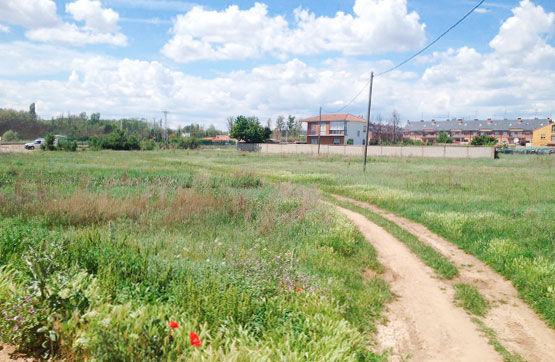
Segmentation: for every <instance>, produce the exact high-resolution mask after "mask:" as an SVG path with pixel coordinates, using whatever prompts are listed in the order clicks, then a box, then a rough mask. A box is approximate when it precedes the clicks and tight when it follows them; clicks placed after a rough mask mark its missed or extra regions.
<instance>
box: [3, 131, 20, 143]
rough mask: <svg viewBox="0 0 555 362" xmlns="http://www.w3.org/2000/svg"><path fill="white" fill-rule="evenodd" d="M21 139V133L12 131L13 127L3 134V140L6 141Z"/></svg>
mask: <svg viewBox="0 0 555 362" xmlns="http://www.w3.org/2000/svg"><path fill="white" fill-rule="evenodd" d="M18 140H19V134H18V133H17V132H16V131H12V130H11V129H10V130H8V131H6V132H4V135H2V141H4V142H14V141H18Z"/></svg>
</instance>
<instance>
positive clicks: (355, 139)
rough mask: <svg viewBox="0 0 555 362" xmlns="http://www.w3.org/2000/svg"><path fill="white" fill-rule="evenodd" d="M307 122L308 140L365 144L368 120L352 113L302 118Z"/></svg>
mask: <svg viewBox="0 0 555 362" xmlns="http://www.w3.org/2000/svg"><path fill="white" fill-rule="evenodd" d="M301 122H305V123H306V124H307V136H306V142H307V143H309V144H318V136H319V137H320V144H322V145H359V146H360V145H363V144H364V140H365V138H366V120H365V119H364V118H362V117H357V116H353V115H352V114H347V113H341V114H322V117H321V119H320V116H315V117H311V118H307V119H304V120H302V121H301Z"/></svg>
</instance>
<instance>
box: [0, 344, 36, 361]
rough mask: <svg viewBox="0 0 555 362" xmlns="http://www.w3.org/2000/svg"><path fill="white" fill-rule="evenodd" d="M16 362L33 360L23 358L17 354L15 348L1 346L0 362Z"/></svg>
mask: <svg viewBox="0 0 555 362" xmlns="http://www.w3.org/2000/svg"><path fill="white" fill-rule="evenodd" d="M7 361H15V362H31V361H34V360H33V359H32V358H28V357H25V356H22V355H20V354H18V353H16V352H15V348H14V347H12V346H7V345H3V344H0V362H7Z"/></svg>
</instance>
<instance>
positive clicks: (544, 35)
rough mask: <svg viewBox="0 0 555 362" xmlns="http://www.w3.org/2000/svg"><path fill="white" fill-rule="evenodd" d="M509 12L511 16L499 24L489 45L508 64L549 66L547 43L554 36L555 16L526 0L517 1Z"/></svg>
mask: <svg viewBox="0 0 555 362" xmlns="http://www.w3.org/2000/svg"><path fill="white" fill-rule="evenodd" d="M512 11H513V16H512V17H510V18H509V19H507V20H506V21H505V22H504V23H503V25H501V29H500V30H499V34H497V36H496V37H495V38H493V40H492V41H491V42H490V46H491V47H492V48H493V49H495V51H496V52H497V53H499V54H500V55H503V56H504V57H505V59H507V60H508V61H511V62H516V63H521V62H524V63H527V64H529V65H537V64H540V63H543V64H546V63H551V64H552V63H553V58H554V57H555V48H553V47H552V46H550V45H549V44H548V43H547V40H548V39H549V38H551V37H552V36H553V34H554V33H555V13H546V12H545V10H544V9H543V8H542V7H541V6H539V5H538V6H536V5H534V4H533V3H532V2H530V1H529V0H523V1H521V2H520V5H519V6H518V7H516V8H514V9H513V10H512Z"/></svg>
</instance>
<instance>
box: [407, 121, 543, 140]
mask: <svg viewBox="0 0 555 362" xmlns="http://www.w3.org/2000/svg"><path fill="white" fill-rule="evenodd" d="M550 122H551V120H550V119H549V118H548V119H537V118H536V119H522V118H518V119H516V120H510V119H504V120H492V119H487V120H478V119H475V120H472V121H465V120H462V119H458V120H447V121H436V120H433V119H432V120H431V121H430V122H424V121H420V122H410V121H408V122H407V125H406V127H405V129H404V131H403V138H404V139H406V140H413V141H421V142H425V143H434V142H436V141H437V138H438V137H439V135H440V133H446V134H447V135H448V136H450V137H451V138H452V139H453V142H454V143H458V144H468V143H470V142H471V141H472V139H473V138H474V137H478V136H481V135H487V136H492V137H495V138H496V139H497V142H498V143H499V144H505V145H522V146H524V145H526V144H527V143H530V144H531V143H532V135H533V133H534V131H535V130H537V129H539V128H541V127H544V126H545V125H547V124H548V123H550Z"/></svg>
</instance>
